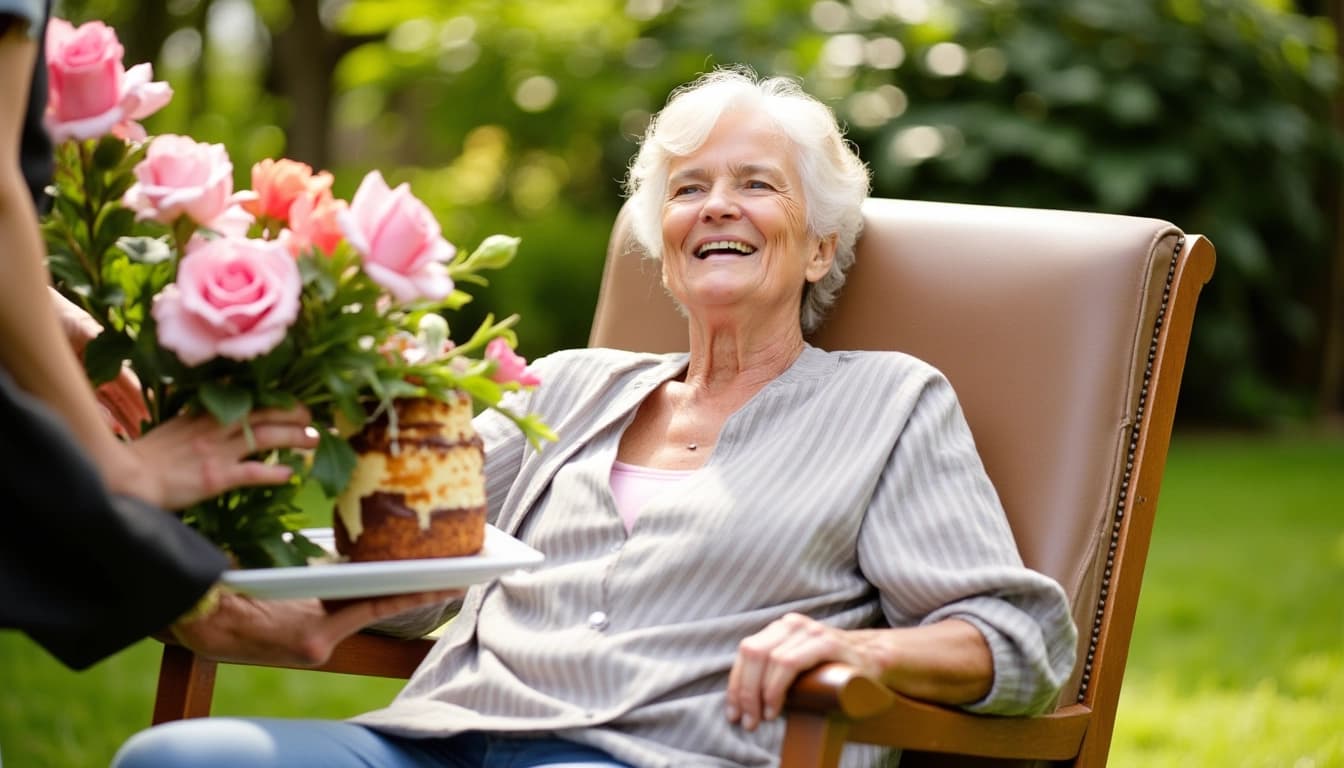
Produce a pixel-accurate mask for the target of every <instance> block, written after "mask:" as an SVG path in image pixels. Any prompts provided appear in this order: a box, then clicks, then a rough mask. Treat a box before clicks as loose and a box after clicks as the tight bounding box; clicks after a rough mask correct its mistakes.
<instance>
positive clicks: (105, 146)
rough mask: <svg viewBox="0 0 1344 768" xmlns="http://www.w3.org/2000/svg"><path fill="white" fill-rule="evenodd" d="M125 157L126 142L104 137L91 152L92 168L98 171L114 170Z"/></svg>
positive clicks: (112, 137) (113, 137)
mask: <svg viewBox="0 0 1344 768" xmlns="http://www.w3.org/2000/svg"><path fill="white" fill-rule="evenodd" d="M125 156H126V141H125V140H124V139H119V138H117V137H115V136H104V137H103V138H102V139H101V140H100V141H99V142H98V146H97V147H95V148H94V150H93V167H94V168H96V169H98V170H100V171H111V170H114V169H115V168H116V167H117V166H118V165H119V164H120V163H121V160H122V158H124V157H125Z"/></svg>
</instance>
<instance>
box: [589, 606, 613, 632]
mask: <svg viewBox="0 0 1344 768" xmlns="http://www.w3.org/2000/svg"><path fill="white" fill-rule="evenodd" d="M609 623H611V622H610V620H609V619H607V614H606V613H604V612H602V611H593V612H592V613H590V614H588V626H589V627H591V628H593V629H595V630H597V631H598V632H601V631H602V630H604V629H606V628H607V624H609Z"/></svg>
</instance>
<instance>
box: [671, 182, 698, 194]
mask: <svg viewBox="0 0 1344 768" xmlns="http://www.w3.org/2000/svg"><path fill="white" fill-rule="evenodd" d="M699 189H700V187H697V186H695V185H694V184H687V185H686V186H683V187H677V188H676V190H675V191H673V192H672V196H673V197H684V196H686V195H689V194H691V193H693V192H697V191H699Z"/></svg>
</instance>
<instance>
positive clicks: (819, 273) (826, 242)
mask: <svg viewBox="0 0 1344 768" xmlns="http://www.w3.org/2000/svg"><path fill="white" fill-rule="evenodd" d="M837 238H838V236H837V235H827V236H826V237H822V238H818V239H817V244H816V247H815V248H813V250H812V255H811V257H809V258H808V261H807V269H806V272H805V274H806V276H807V282H809V283H815V282H817V281H818V280H820V279H821V278H823V277H825V276H826V273H828V272H830V271H831V263H832V262H834V261H835V247H836V241H837Z"/></svg>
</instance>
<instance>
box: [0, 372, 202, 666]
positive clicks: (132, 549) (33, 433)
mask: <svg viewBox="0 0 1344 768" xmlns="http://www.w3.org/2000/svg"><path fill="white" fill-rule="evenodd" d="M0 482H3V490H2V491H0V499H3V501H0V504H3V507H4V508H3V511H0V520H3V521H4V523H3V526H2V527H0V627H12V628H17V629H21V630H23V631H24V632H26V633H27V634H28V635H29V636H30V637H32V638H33V639H34V640H36V641H37V642H38V643H39V644H40V645H42V646H43V647H44V648H46V649H47V650H48V651H50V652H51V653H52V655H54V656H56V658H58V659H60V660H61V662H63V663H64V664H66V665H68V666H70V667H72V668H75V669H83V668H84V667H87V666H89V665H90V664H93V663H94V662H96V661H99V660H101V659H102V658H104V657H106V656H109V655H111V654H113V653H116V652H117V651H119V650H121V649H123V648H125V647H126V646H128V645H130V644H131V643H134V642H135V641H137V640H140V639H142V638H144V637H145V636H147V635H149V634H150V633H151V632H155V631H157V630H160V629H162V628H164V627H166V626H167V625H168V624H170V623H172V621H173V620H174V619H176V618H177V617H178V616H181V615H182V614H183V613H185V612H186V611H187V609H189V608H190V607H191V606H192V604H193V603H195V602H196V600H197V599H199V598H200V596H201V595H202V594H204V593H205V591H206V590H207V589H208V588H209V587H210V585H211V584H213V583H214V582H215V580H216V579H217V578H218V577H219V574H220V573H221V572H222V571H223V570H224V568H225V567H227V565H228V561H227V559H226V558H225V557H224V554H223V553H222V552H220V551H219V549H217V548H216V547H215V546H214V545H212V544H211V543H210V542H208V541H206V540H205V539H204V538H202V537H201V536H199V535H198V534H197V533H196V532H195V531H192V530H191V529H189V528H187V527H186V526H185V525H183V524H182V523H180V522H179V521H178V520H177V519H176V518H174V517H173V516H172V515H170V514H169V513H167V512H164V511H163V510H161V509H157V508H155V507H153V506H151V505H149V504H145V503H143V502H140V501H138V500H135V499H131V498H129V497H118V496H110V495H109V494H108V492H107V490H106V489H105V488H104V487H103V484H102V481H101V479H100V478H99V476H98V472H97V470H96V469H95V468H94V466H93V464H92V463H91V462H90V461H89V460H88V459H87V458H86V457H85V456H84V455H83V453H82V452H81V451H80V449H79V447H78V446H77V445H76V444H75V442H74V440H73V439H72V438H71V437H70V435H69V432H68V431H67V430H66V429H65V425H64V424H62V423H61V422H60V420H59V419H57V418H56V416H55V415H54V414H53V413H52V412H51V411H50V410H49V409H48V408H46V407H45V406H44V405H43V404H42V403H40V402H39V401H38V400H37V399H36V398H34V397H32V396H31V395H28V394H27V393H25V392H23V391H21V390H20V389H19V388H18V387H16V386H15V385H14V383H13V382H12V381H11V380H10V378H9V376H8V375H5V374H3V373H0Z"/></svg>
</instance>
